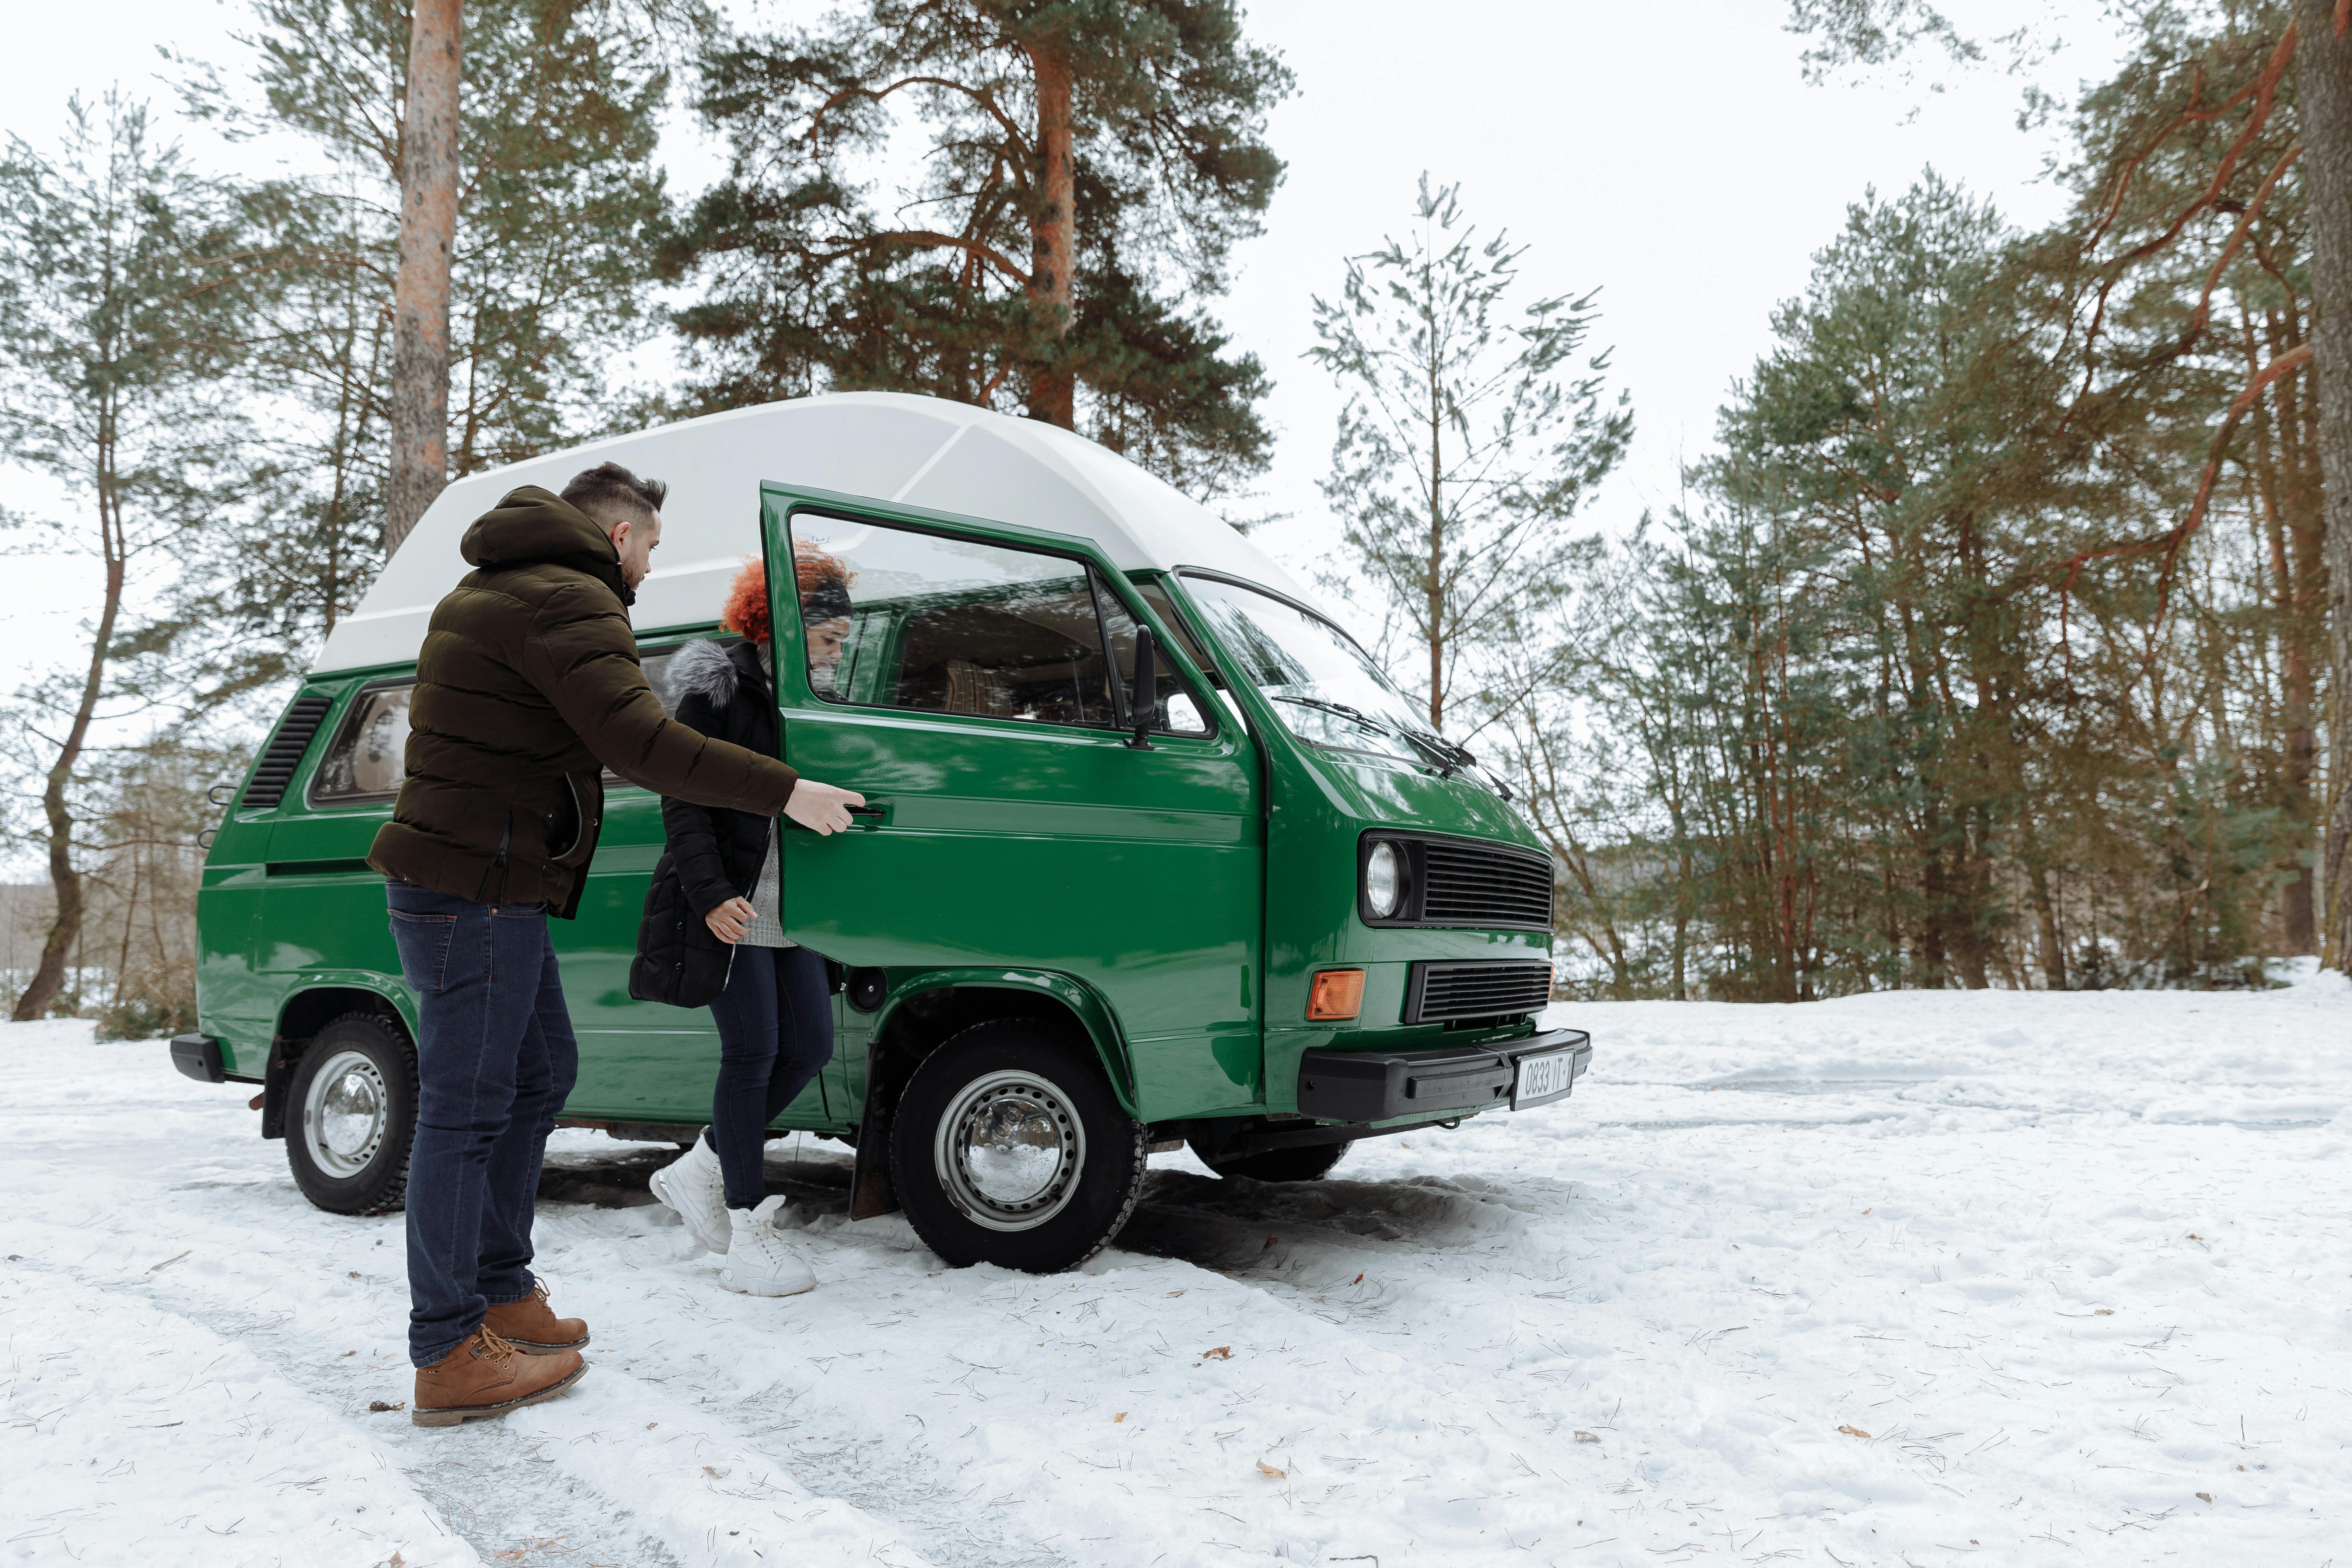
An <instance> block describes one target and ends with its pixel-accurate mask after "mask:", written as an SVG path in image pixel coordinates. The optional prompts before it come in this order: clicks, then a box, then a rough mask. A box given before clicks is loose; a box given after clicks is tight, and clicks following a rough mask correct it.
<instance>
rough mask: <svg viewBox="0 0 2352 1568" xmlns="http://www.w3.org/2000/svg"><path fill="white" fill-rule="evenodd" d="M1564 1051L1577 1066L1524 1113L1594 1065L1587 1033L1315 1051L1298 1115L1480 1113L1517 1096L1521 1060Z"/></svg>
mask: <svg viewBox="0 0 2352 1568" xmlns="http://www.w3.org/2000/svg"><path fill="white" fill-rule="evenodd" d="M1559 1050H1565V1051H1569V1052H1571V1053H1573V1054H1572V1056H1571V1057H1570V1061H1571V1063H1572V1069H1571V1070H1570V1073H1569V1076H1568V1078H1567V1079H1566V1081H1565V1082H1564V1083H1563V1084H1562V1085H1561V1087H1560V1088H1559V1089H1556V1090H1555V1091H1554V1092H1552V1093H1550V1094H1547V1095H1545V1096H1543V1097H1542V1099H1540V1100H1521V1101H1519V1103H1518V1104H1517V1106H1516V1107H1515V1109H1517V1110H1526V1109H1527V1108H1528V1106H1529V1105H1540V1104H1545V1103H1548V1102H1549V1101H1550V1100H1560V1099H1564V1098H1566V1096H1567V1095H1568V1093H1569V1091H1570V1089H1573V1088H1574V1087H1575V1084H1576V1080H1577V1079H1580V1078H1582V1077H1583V1076H1584V1073H1585V1069H1586V1068H1588V1067H1589V1066H1591V1061H1592V1037H1591V1036H1590V1035H1588V1034H1586V1033H1585V1032H1584V1031H1583V1030H1582V1029H1547V1030H1545V1031H1544V1032H1543V1033H1541V1034H1539V1035H1530V1036H1528V1037H1527V1038H1526V1039H1524V1040H1504V1041H1501V1042H1499V1043H1497V1044H1493V1045H1484V1046H1441V1047H1436V1048H1434V1049H1431V1050H1419V1051H1332V1050H1311V1051H1307V1052H1303V1053H1301V1055H1300V1057H1299V1058H1298V1111H1299V1114H1300V1115H1302V1116H1311V1117H1314V1118H1315V1119H1316V1120H1317V1121H1394V1120H1396V1119H1397V1118H1399V1117H1402V1116H1426V1115H1428V1114H1429V1113H1430V1112H1432V1111H1457V1110H1483V1109H1485V1108H1486V1107H1487V1106H1491V1105H1496V1104H1500V1103H1503V1102H1505V1101H1507V1100H1510V1099H1511V1097H1512V1096H1511V1091H1512V1086H1513V1085H1514V1084H1515V1083H1517V1080H1518V1072H1519V1060H1520V1058H1523V1057H1532V1056H1540V1055H1542V1054H1544V1053H1546V1052H1548V1051H1559Z"/></svg>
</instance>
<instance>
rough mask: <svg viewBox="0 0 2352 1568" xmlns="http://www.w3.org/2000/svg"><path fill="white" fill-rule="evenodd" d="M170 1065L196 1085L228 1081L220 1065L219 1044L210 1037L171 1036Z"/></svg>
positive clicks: (224, 1069) (226, 1074)
mask: <svg viewBox="0 0 2352 1568" xmlns="http://www.w3.org/2000/svg"><path fill="white" fill-rule="evenodd" d="M172 1065H173V1067H175V1068H179V1069H180V1070H181V1071H182V1072H183V1073H185V1074H186V1075H187V1076H188V1077H190V1078H192V1079H195V1080H196V1081H197V1082H198V1083H226V1082H227V1081H228V1070H227V1068H225V1067H224V1066H223V1065H222V1063H221V1044H220V1042H219V1041H218V1040H216V1039H215V1038H213V1037H212V1036H210V1035H174V1036H173V1037H172Z"/></svg>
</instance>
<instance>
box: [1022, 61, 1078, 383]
mask: <svg viewBox="0 0 2352 1568" xmlns="http://www.w3.org/2000/svg"><path fill="white" fill-rule="evenodd" d="M1029 64H1030V68H1031V70H1032V71H1033V72H1034V75H1035V77H1036V79H1037V163H1038V169H1037V215H1036V216H1035V217H1034V218H1033V219H1031V220H1030V231H1029V232H1030V248H1029V304H1030V308H1031V309H1032V310H1035V311H1036V312H1037V313H1038V315H1039V317H1040V318H1041V319H1042V320H1043V321H1044V323H1045V328H1046V330H1047V331H1048V332H1049V333H1050V335H1051V336H1052V338H1053V339H1054V340H1055V342H1060V340H1062V339H1063V338H1065V337H1067V336H1068V335H1069V331H1070V321H1071V318H1072V316H1073V315H1074V314H1075V313H1076V308H1077V307H1076V300H1077V296H1076V291H1075V289H1073V287H1072V282H1071V278H1072V274H1073V273H1075V272H1076V270H1077V260H1078V224H1077V210H1076V209H1077V166H1076V152H1075V150H1074V148H1073V146H1072V142H1071V136H1070V67H1069V62H1068V61H1067V60H1066V59H1065V58H1063V57H1062V55H1061V54H1060V53H1059V52H1058V49H1057V48H1056V47H1048V46H1045V45H1041V44H1033V45H1031V46H1030V47H1029ZM1029 417H1030V418H1032V419H1042V420H1044V421H1045V423H1046V424H1048V425H1059V426H1061V427H1062V428H1063V429H1065V430H1075V429H1076V428H1077V424H1078V384H1077V377H1076V376H1075V375H1073V374H1070V372H1069V371H1068V370H1067V369H1066V368H1065V367H1064V366H1063V365H1062V364H1060V363H1045V364H1041V365H1040V366H1038V367H1037V369H1036V370H1035V371H1034V373H1032V374H1031V375H1030V377H1029Z"/></svg>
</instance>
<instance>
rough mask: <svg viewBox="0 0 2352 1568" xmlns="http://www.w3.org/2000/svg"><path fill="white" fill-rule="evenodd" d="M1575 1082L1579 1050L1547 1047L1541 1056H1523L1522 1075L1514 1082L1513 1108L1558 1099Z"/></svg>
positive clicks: (1520, 1071) (1512, 1090)
mask: <svg viewBox="0 0 2352 1568" xmlns="http://www.w3.org/2000/svg"><path fill="white" fill-rule="evenodd" d="M1575 1082H1576V1053H1575V1052H1574V1051H1573V1050H1566V1051H1546V1052H1544V1053H1543V1055H1541V1056H1537V1057H1521V1058H1519V1074H1518V1077H1517V1079H1513V1080H1512V1083H1511V1109H1512V1110H1526V1109H1527V1108H1528V1106H1530V1105H1541V1104H1543V1103H1544V1101H1546V1100H1558V1099H1559V1098H1560V1097H1561V1096H1562V1095H1564V1094H1566V1093H1567V1092H1568V1091H1569V1089H1570V1088H1571V1087H1572V1086H1573V1085H1574V1084H1575Z"/></svg>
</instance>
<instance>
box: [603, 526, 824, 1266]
mask: <svg viewBox="0 0 2352 1568" xmlns="http://www.w3.org/2000/svg"><path fill="white" fill-rule="evenodd" d="M794 566H795V568H796V574H797V575H798V577H799V579H800V591H801V614H802V619H803V624H804V626H806V627H807V630H808V640H809V648H810V656H811V657H810V665H811V670H810V675H811V679H812V680H814V681H815V682H816V683H817V686H818V689H820V690H826V689H829V688H830V686H831V682H832V679H833V668H834V666H835V663H837V661H838V659H839V658H840V648H841V642H842V637H843V636H844V635H845V633H846V632H847V630H848V628H849V610H850V603H849V574H848V572H847V571H846V569H845V568H844V567H843V565H842V564H841V563H840V562H838V561H836V560H835V559H834V558H833V557H832V556H830V555H826V554H824V552H820V551H814V550H803V551H802V552H798V553H797V554H796V555H795V557H794ZM720 625H721V626H724V627H725V628H726V629H727V630H729V631H730V632H734V633H736V634H737V635H739V636H740V637H742V638H743V640H742V641H741V642H739V643H736V644H734V645H733V646H732V647H729V646H727V645H724V644H721V643H718V642H714V641H702V642H691V643H688V644H687V645H686V646H685V647H682V648H680V649H679V650H678V651H677V654H676V655H675V656H673V657H672V658H671V660H670V665H669V672H668V679H669V681H670V684H671V686H672V688H673V689H675V690H677V692H678V693H679V696H678V702H677V717H678V720H679V721H680V722H681V723H684V724H687V725H689V726H691V727H692V728H694V729H696V730H698V731H701V732H702V733H703V734H705V735H714V736H717V737H719V738H720V739H722V740H727V741H732V742H735V743H736V744H737V745H739V746H743V747H746V748H748V749H750V750H751V751H754V752H760V753H761V755H763V756H771V757H772V756H774V755H776V703H775V696H774V691H773V689H772V687H771V685H770V684H769V662H770V661H769V645H770V628H769V624H768V582H767V573H766V570H765V569H764V568H763V567H762V566H761V564H760V563H758V562H756V561H755V562H752V563H750V564H748V565H746V566H745V567H744V568H743V570H742V572H741V573H740V574H738V575H737V577H736V579H735V582H734V584H733V585H732V587H730V590H729V592H728V595H727V605H726V608H725V610H724V612H723V613H722V615H721V616H720ZM861 804H862V803H861ZM662 826H663V829H664V831H665V834H666V836H667V841H668V842H667V847H665V849H664V851H663V854H662V858H661V861H660V863H659V864H658V865H657V866H656V868H654V881H653V886H652V888H651V889H648V891H647V892H646V910H645V920H644V922H643V924H642V925H641V926H640V927H639V929H638V934H637V959H636V963H635V964H634V965H633V966H632V967H631V969H630V972H629V994H631V995H633V996H636V997H639V998H641V999H643V1000H646V1001H658V1002H667V1003H670V1004H672V1005H676V1006H680V1007H693V1006H698V1005H703V1004H705V1003H708V1004H709V1007H710V1016H711V1018H712V1020H713V1021H714V1022H715V1023H716V1024H717V1025H718V1026H719V1084H718V1088H717V1089H716V1090H715V1091H714V1092H713V1094H712V1096H711V1108H710V1125H709V1128H707V1129H706V1130H705V1131H704V1132H703V1134H702V1136H701V1137H700V1138H698V1139H697V1140H696V1141H695V1144H694V1147H693V1148H692V1149H691V1150H689V1151H688V1152H687V1153H686V1154H685V1155H684V1156H683V1157H682V1158H680V1159H679V1160H678V1161H677V1162H676V1163H673V1164H671V1165H669V1166H667V1167H666V1168H664V1169H662V1170H660V1171H656V1172H655V1173H654V1177H653V1192H654V1196H656V1198H659V1199H660V1200H661V1201H662V1202H663V1203H665V1204H667V1205H669V1206H670V1207H671V1208H672V1209H675V1210H676V1211H677V1215H678V1217H679V1218H680V1219H682V1220H684V1221H685V1222H686V1227H687V1229H688V1232H690V1233H691V1234H692V1235H693V1237H694V1238H695V1240H697V1241H698V1242H700V1243H701V1244H702V1245H703V1246H704V1247H708V1248H709V1250H711V1251H713V1252H720V1253H724V1254H726V1257H727V1263H726V1266H725V1267H724V1268H721V1269H720V1270H719V1284H721V1285H723V1286H725V1287H726V1288H727V1289H730V1290H740V1291H743V1292H746V1293H748V1294H750V1295H754V1296H791V1295H795V1294H797V1293H799V1292H801V1291H803V1290H807V1289H811V1288H813V1287H814V1285H815V1284H816V1276H815V1275H814V1274H812V1273H811V1272H810V1271H809V1268H808V1265H807V1264H805V1263H803V1261H801V1259H800V1258H798V1257H797V1256H795V1255H794V1254H793V1250H792V1248H791V1247H790V1246H789V1245H788V1244H787V1243H786V1242H785V1240H784V1239H783V1237H782V1236H781V1235H780V1234H779V1233H778V1232H777V1231H776V1229H775V1227H774V1225H773V1224H772V1214H773V1212H774V1210H775V1208H776V1206H777V1204H778V1203H781V1201H782V1200H781V1199H779V1200H776V1201H775V1202H767V1201H763V1200H765V1197H766V1181H765V1178H764V1176H763V1174H762V1168H761V1164H762V1154H763V1152H764V1148H765V1145H766V1142H767V1126H768V1123H769V1122H770V1121H773V1120H774V1119H775V1117H776V1115H777V1113H778V1112H780V1111H782V1110H783V1109H784V1107H785V1106H787V1105H790V1104H791V1103H792V1102H793V1100H794V1098H796V1097H797V1096H798V1095H799V1094H800V1092H801V1090H802V1089H805V1088H807V1087H808V1084H809V1080H810V1079H814V1077H816V1075H817V1073H818V1071H819V1070H820V1069H822V1068H824V1064H825V1063H826V1062H828V1061H830V1060H832V1059H833V989H834V986H833V980H832V976H831V973H830V966H829V965H828V964H827V963H826V962H825V960H824V958H823V957H822V956H821V955H819V954H817V953H815V952H811V951H809V950H808V949H807V948H804V947H800V946H796V945H795V944H794V943H793V942H790V941H789V940H787V939H786V938H785V936H784V933H783V928H782V924H781V919H782V898H781V894H782V878H781V873H780V854H779V845H778V836H779V828H778V826H777V825H776V824H775V823H773V822H772V821H771V820H770V819H769V818H767V817H763V816H750V815H747V814H745V813H742V812H737V811H727V810H723V809H712V808H709V807H706V806H699V805H689V804H688V803H687V802H685V801H682V800H678V799H675V798H673V797H670V796H664V797H663V799H662Z"/></svg>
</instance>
